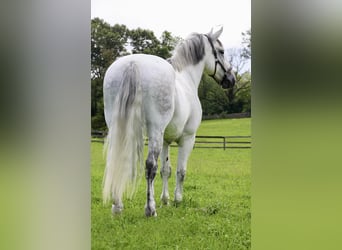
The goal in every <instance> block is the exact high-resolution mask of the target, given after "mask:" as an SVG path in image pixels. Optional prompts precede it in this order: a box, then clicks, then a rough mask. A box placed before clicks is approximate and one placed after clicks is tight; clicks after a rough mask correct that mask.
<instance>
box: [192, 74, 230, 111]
mask: <svg viewBox="0 0 342 250" xmlns="http://www.w3.org/2000/svg"><path fill="white" fill-rule="evenodd" d="M198 97H199V99H200V102H201V105H202V114H203V115H204V116H208V115H216V114H222V113H225V108H226V107H227V105H228V99H227V96H226V95H225V93H224V91H223V89H222V88H221V87H220V86H219V85H218V84H217V83H216V81H215V80H214V79H212V78H211V77H210V76H208V75H207V74H203V76H202V79H201V82H200V85H199V87H198Z"/></svg>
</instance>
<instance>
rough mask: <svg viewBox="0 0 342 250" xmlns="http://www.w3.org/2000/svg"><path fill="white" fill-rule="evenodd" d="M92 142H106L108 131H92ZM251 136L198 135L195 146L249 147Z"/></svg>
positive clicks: (174, 145)
mask: <svg viewBox="0 0 342 250" xmlns="http://www.w3.org/2000/svg"><path fill="white" fill-rule="evenodd" d="M91 135H92V140H91V141H92V142H102V143H103V142H104V137H105V136H106V132H104V131H92V134H91ZM251 139H252V138H251V136H249V135H248V136H240V135H238V136H204V135H197V136H196V140H195V145H194V148H220V149H223V150H226V149H233V148H242V149H248V148H251V147H252V141H251ZM147 143H148V139H147V138H146V139H145V145H147ZM170 146H171V147H177V144H176V143H172V144H171V145H170Z"/></svg>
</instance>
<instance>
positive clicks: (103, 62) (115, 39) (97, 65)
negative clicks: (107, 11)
mask: <svg viewBox="0 0 342 250" xmlns="http://www.w3.org/2000/svg"><path fill="white" fill-rule="evenodd" d="M127 38H128V29H127V27H126V26H125V25H118V24H116V25H114V26H110V25H109V24H108V23H106V22H104V21H103V20H101V19H99V18H95V19H93V20H91V116H92V128H97V129H101V128H104V127H105V122H104V114H103V96H102V92H103V89H102V83H103V78H104V74H105V72H106V69H107V68H108V67H109V65H110V64H111V63H112V62H113V61H114V60H115V59H116V58H117V57H119V56H122V55H124V54H127V50H126V44H127Z"/></svg>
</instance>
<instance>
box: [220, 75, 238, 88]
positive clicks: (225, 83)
mask: <svg viewBox="0 0 342 250" xmlns="http://www.w3.org/2000/svg"><path fill="white" fill-rule="evenodd" d="M221 85H222V88H224V89H229V88H232V87H234V85H235V76H234V74H228V73H226V74H224V77H223V79H222V82H221Z"/></svg>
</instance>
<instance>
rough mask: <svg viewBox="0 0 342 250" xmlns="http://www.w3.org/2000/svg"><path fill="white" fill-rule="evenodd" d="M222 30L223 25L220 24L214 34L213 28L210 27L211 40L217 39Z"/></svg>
mask: <svg viewBox="0 0 342 250" xmlns="http://www.w3.org/2000/svg"><path fill="white" fill-rule="evenodd" d="M222 32H223V26H221V28H220V29H219V30H218V31H216V32H215V33H214V34H213V29H211V31H210V33H211V38H212V39H213V40H217V39H218V38H219V37H220V35H221V34H222Z"/></svg>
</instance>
